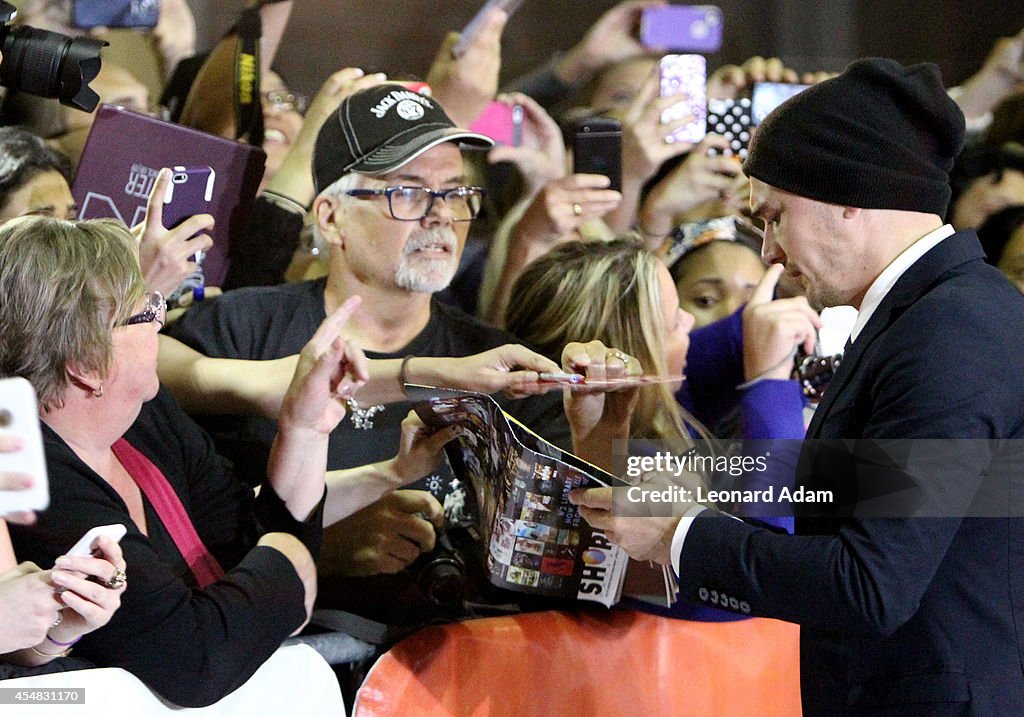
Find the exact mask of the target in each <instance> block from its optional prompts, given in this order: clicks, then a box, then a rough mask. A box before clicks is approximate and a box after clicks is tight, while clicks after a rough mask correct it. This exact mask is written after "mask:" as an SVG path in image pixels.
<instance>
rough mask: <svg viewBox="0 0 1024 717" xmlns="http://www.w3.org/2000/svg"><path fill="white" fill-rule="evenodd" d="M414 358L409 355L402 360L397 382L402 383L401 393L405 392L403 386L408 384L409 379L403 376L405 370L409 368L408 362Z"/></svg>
mask: <svg viewBox="0 0 1024 717" xmlns="http://www.w3.org/2000/svg"><path fill="white" fill-rule="evenodd" d="M414 358H416V357H415V356H414V355H412V354H409V355H408V356H406V357H405V358H403V359H402V367H401V368H400V369H398V380H399V381H401V382H402V392H403V393H404V392H405V384H407V383H409V377H408V376H406V375H405V372H406V368H407V367H408V366H409V360H410V359H414Z"/></svg>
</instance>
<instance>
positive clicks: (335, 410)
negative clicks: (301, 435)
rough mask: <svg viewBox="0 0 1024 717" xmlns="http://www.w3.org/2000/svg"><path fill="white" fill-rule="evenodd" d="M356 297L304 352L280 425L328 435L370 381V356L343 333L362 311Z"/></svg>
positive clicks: (332, 316) (337, 311) (330, 319)
mask: <svg viewBox="0 0 1024 717" xmlns="http://www.w3.org/2000/svg"><path fill="white" fill-rule="evenodd" d="M360 303H362V299H361V298H360V297H358V296H353V297H351V298H350V299H348V300H347V301H346V302H345V303H343V304H342V305H341V306H339V307H338V308H337V309H335V310H334V311H333V312H332V313H331V314H330V315H329V316H328V317H327V318H326V319H324V321H323V323H322V324H320V327H319V328H318V329H317V330H316V333H315V334H313V338H311V339H310V340H309V342H308V343H307V344H306V345H305V346H304V347H303V348H302V352H301V353H300V354H299V362H298V365H297V366H296V367H295V374H294V376H293V377H292V381H291V384H290V385H289V387H288V391H287V392H286V393H285V397H284V401H283V402H282V404H281V414H280V417H279V423H280V424H281V425H282V426H287V427H288V428H303V429H312V430H313V431H315V432H316V433H319V434H322V435H325V436H326V435H328V434H330V432H331V431H333V430H334V428H335V427H336V426H337V425H338V424H339V423H340V422H341V419H343V418H344V417H345V411H346V402H347V400H348V399H350V398H352V397H353V396H354V395H355V393H356V391H357V390H358V389H359V387H360V386H362V385H363V384H364V383H366V381H367V380H369V367H368V364H367V360H366V356H365V355H364V354H363V352H362V350H361V349H359V347H358V346H355V345H354V344H352V343H350V342H346V341H345V339H343V338H342V337H341V330H342V328H343V327H344V326H345V324H346V322H348V320H349V318H351V316H352V314H353V313H355V311H356V310H357V309H358V308H359V305H360Z"/></svg>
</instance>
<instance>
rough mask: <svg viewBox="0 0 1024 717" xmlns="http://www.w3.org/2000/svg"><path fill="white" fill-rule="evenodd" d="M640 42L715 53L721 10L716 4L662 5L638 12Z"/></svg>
mask: <svg viewBox="0 0 1024 717" xmlns="http://www.w3.org/2000/svg"><path fill="white" fill-rule="evenodd" d="M640 44H641V45H643V46H644V47H649V48H652V49H657V50H669V51H672V52H701V53H709V52H717V51H718V49H719V48H720V47H721V46H722V10H721V9H720V8H719V7H717V6H715V5H661V6H658V7H649V8H645V9H644V11H643V12H642V13H641V15H640Z"/></svg>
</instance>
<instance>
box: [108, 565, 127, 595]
mask: <svg viewBox="0 0 1024 717" xmlns="http://www.w3.org/2000/svg"><path fill="white" fill-rule="evenodd" d="M127 582H128V574H127V573H125V571H124V570H122V569H121V568H114V574H113V576H112V577H111V578H110V579H109V580H107V581H106V582H105V583H104V585H106V586H107V587H108V588H110V589H111V590H117V589H118V588H122V587H124V585H125V583H127Z"/></svg>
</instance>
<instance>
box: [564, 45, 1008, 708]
mask: <svg viewBox="0 0 1024 717" xmlns="http://www.w3.org/2000/svg"><path fill="white" fill-rule="evenodd" d="M963 136H964V119H963V116H962V114H961V113H960V110H959V109H958V108H957V106H956V105H955V104H954V103H953V101H952V100H951V99H950V98H949V97H948V96H947V94H946V92H945V90H944V88H943V86H942V83H941V78H940V77H939V73H938V69H937V68H936V67H935V66H934V65H926V64H922V65H915V66H911V67H904V66H902V65H900V64H898V63H896V62H893V61H891V60H882V59H868V60H861V61H858V62H854V63H853V64H851V65H850V66H849V67H848V68H847V69H846V71H845V72H843V73H842V74H840V75H838V76H836V77H834V78H832V79H830V80H827V81H825V82H822V83H820V84H818V85H816V86H814V87H812V88H810V89H808V90H806V91H805V92H803V93H801V94H799V95H797V96H796V97H794V98H792V99H790V100H788V101H787V102H785V103H784V104H782V105H781V106H780V107H778V108H777V109H776V110H775V111H774V112H773V113H771V114H770V115H769V116H768V117H767V118H766V120H765V121H764V123H763V124H762V125H761V127H760V128H759V129H758V132H757V135H756V137H755V139H754V142H753V146H752V147H751V150H750V155H749V156H748V158H747V160H746V163H745V164H744V171H745V172H746V174H747V175H748V176H749V177H750V184H751V207H752V209H753V211H754V214H755V216H757V217H758V218H760V219H761V220H762V221H763V222H764V225H765V241H764V248H763V252H762V255H763V258H764V259H765V260H766V261H767V262H770V263H777V264H782V265H783V266H784V267H785V271H786V273H788V274H789V275H790V276H791V277H792V278H793V279H795V281H796V282H797V283H798V284H799V285H800V286H801V287H803V289H804V291H805V292H806V294H807V296H808V299H809V300H810V302H811V304H812V305H814V306H815V307H816V308H822V307H825V306H834V305H841V304H851V305H853V306H856V307H858V308H859V310H860V314H859V316H858V319H857V322H856V324H855V326H854V329H853V333H852V336H851V341H852V343H851V344H850V345H849V346H848V348H847V351H846V353H845V356H844V358H843V362H842V365H841V366H840V367H839V369H838V370H837V372H836V375H835V377H834V378H833V380H832V381H831V383H830V384H829V386H828V390H827V391H826V393H825V395H824V398H823V399H822V401H821V403H820V404H819V406H818V408H817V411H816V413H815V416H814V419H813V420H812V422H811V424H810V427H809V428H808V433H807V436H808V438H811V439H843V440H844V442H845V443H848V444H852V442H851V441H849V439H869V440H867V441H865V440H861V441H858V442H857V443H856V444H855V445H857V446H865V445H871V446H872V447H874V448H877V447H878V446H880V445H881V446H883V448H884V447H886V446H890V445H899V446H902V447H903V448H907V447H908V446H909V452H908V453H907V456H909V457H907V456H904V462H903V463H901V464H897V468H899V469H900V472H897V473H885V474H883V473H881V472H880V469H878V468H877V467H875V466H873V465H872V466H871V467H868V468H865V467H864V466H863V465H858V464H856V463H855V462H854V461H852V460H849V459H846V460H845V463H842V464H837V463H835V462H834V461H833V462H827V461H826V460H824V458H823V454H824V451H822V450H821V448H822V447H823V444H821V443H819V442H817V441H808V442H806V443H805V444H804V455H803V456H802V457H801V465H802V466H807V467H808V470H806V471H801V472H799V474H798V476H797V483H798V485H799V486H802V487H809V486H816V485H817V486H820V485H821V484H822V483H823V482H825V483H827V484H828V485H829V486H831V487H833V488H835V489H836V490H837V491H838V493H839V494H840V495H843V494H852V495H854V497H856V495H858V493H857V491H858V490H862V489H863V487H864V486H865V485H867V484H868V483H872V482H873V484H874V486H875V487H876V488H878V487H881V488H882V489H883V491H888V492H890V493H891V492H893V491H894V490H895V488H894V487H893V480H894V479H893V478H891V477H890V476H893V475H895V476H896V477H897V479H904V478H907V479H910V480H912V481H915V482H914V483H913V484H912V486H911V488H912V491H913V495H914V496H915V498H918V499H919V500H918V502H917V504H916V508H917V510H907V509H900V508H899V506H898V505H896V504H895V503H894V502H890V503H889V504H887V505H884V506H883V507H881V508H880V509H879V510H878V511H876V512H873V513H872V512H866V509H865V505H866V504H865V503H863V502H862V503H855V504H854V505H853V506H852V507H853V508H854V510H847V511H846V512H843V511H837V512H833V513H831V514H829V513H828V511H827V510H825V511H822V510H818V511H817V512H814V511H812V510H807V509H806V508H808V506H804V510H798V513H797V515H798V517H797V523H796V533H797V534H796V535H780V534H777V533H773V532H769V531H768V530H765V529H764V528H763V527H758V526H755V525H751V524H749V523H744V522H741V521H738V520H733V519H729V518H726V517H724V514H723V513H720V512H718V511H716V510H713V509H705V508H702V507H701V506H694V507H693V508H691V509H690V510H688V511H687V512H686V515H685V517H684V518H683V519H682V520H678V519H675V518H650V519H649V520H652V521H654V520H658V521H662V522H661V524H660V525H659V526H658V529H656V530H652V527H651V524H650V523H647V524H646V525H642V524H644V523H646V521H635V520H634V521H632V522H630V521H629V520H626V519H624V518H621V517H620V518H617V517H614V516H613V515H612V514H611V513H610V512H608V511H610V510H611V499H610V497H609V496H608V494H607V492H601V491H593V492H591V491H587V492H584V493H582V494H581V495H580V496H579V497H578V499H579V500H580V502H581V504H582V505H584V506H589V507H584V508H581V511H582V512H583V513H584V515H585V517H586V518H587V520H589V521H590V522H591V523H592V524H594V525H595V526H597V527H600V528H605V529H609V530H611V537H612V539H613V540H616V541H617V542H620V543H621V544H623V545H624V546H628V548H627V549H628V550H629V551H630V553H631V554H633V555H634V557H639V558H653V559H657V560H659V561H661V562H663V563H666V564H668V563H671V564H672V565H673V567H674V568H675V571H676V574H677V575H678V577H679V587H680V597H681V598H682V599H686V600H689V601H693V602H696V603H698V604H708V605H715V606H717V607H723V608H726V609H733V610H737V611H739V612H743V613H746V614H751V615H760V616H766V617H774V618H779V619H783V620H788V621H791V622H795V623H799V624H800V625H801V626H802V630H801V689H802V693H803V701H804V714H805V715H807V716H810V715H831V714H844V715H847V714H851V715H868V714H870V715H883V714H884V715H1022V714H1024V642H1022V636H1024V520H1022V519H1021V518H1020V517H1017V516H1020V514H1021V512H1020V510H1019V509H1017V510H1016V511H1014V510H1012V509H1011V510H1008V509H1007V507H1006V504H1005V503H1000V504H998V505H999V510H994V509H993V506H992V505H987V506H985V507H986V508H987V510H978V503H977V502H975V503H974V504H973V505H972V504H971V501H972V500H975V501H976V500H977V495H983V494H982V493H981V492H980V491H979V492H978V493H977V494H975V492H974V491H975V489H976V488H977V487H978V486H979V485H987V484H983V480H986V481H987V480H989V478H990V477H991V476H992V475H994V474H995V473H997V472H998V471H996V470H995V469H994V468H993V465H992V463H991V458H990V457H989V456H990V453H989V450H990V448H991V446H992V445H993V444H992V442H991V441H992V439H1020V438H1024V360H1022V359H1021V355H1020V346H1021V343H1020V342H1021V336H1024V297H1022V296H1021V295H1020V294H1019V292H1017V291H1016V290H1014V289H1013V288H1012V287H1011V286H1010V284H1009V283H1008V282H1007V281H1006V280H1005V279H1004V278H1003V277H1002V276H1001V275H1000V274H999V272H998V271H996V270H995V269H994V268H993V267H991V266H988V265H986V264H985V262H984V253H983V251H982V249H981V246H980V244H979V243H978V239H977V236H976V235H975V233H974V232H973V231H964V232H954V230H953V228H952V227H950V226H949V225H945V224H943V221H942V216H943V215H944V214H945V211H946V205H947V203H948V201H949V195H950V188H949V181H948V172H949V170H950V168H951V166H952V163H953V159H954V157H956V155H957V154H958V153H959V151H960V149H961V147H962V144H963ZM785 358H786V357H785V356H784V355H782V356H780V360H782V361H784V360H785ZM905 439H913V440H912V441H910V442H907V441H906V440H905ZM919 439H941V440H936V441H930V442H929V443H928V444H924V443H922V441H921V440H919ZM950 439H978V440H972V441H968V442H963V441H957V442H956V444H955V445H956V446H958V447H963V446H966V448H964V450H959V448H958V450H957V451H950V450H949V447H950V446H951V445H953V441H952V440H950ZM887 441H899V442H900V443H899V444H892V443H887ZM1014 443H1015V442H1013V441H1010V442H1009V444H1010V445H1013V444H1014ZM1001 445H1007V444H1006V443H1004V444H1001ZM889 458H892V454H889ZM922 466H923V467H924V468H926V469H922ZM1010 475H1016V477H1017V478H1019V468H1018V470H1017V471H1016V473H1011V474H1010ZM1017 482H1018V483H1019V481H1017ZM1010 485H1012V479H1011V483H1010ZM901 487H903V486H901ZM936 491H938V492H942V491H946V492H945V493H944V494H943V495H942V496H941V498H939V499H938V500H936V498H935V492H936ZM1019 493H1020V489H1019V487H1018V488H1017V489H1016V492H1014V491H1013V490H1011V489H1010V488H1007V486H1003V493H1002V499H1003V500H1005V499H1006V497H1007V496H1009V498H1010V505H1011V506H1013V504H1014V502H1016V503H1017V504H1018V505H1019V504H1020V500H1021V496H1020V495H1019ZM859 495H863V493H859ZM883 495H884V492H883ZM876 503H877V501H876ZM882 503H885V501H882ZM982 515H985V516H989V517H979V516H982ZM864 516H874V517H864ZM911 516H914V517H911ZM922 516H923V517H922ZM992 516H995V517H992ZM668 546H671V547H670V548H669V547H668Z"/></svg>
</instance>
